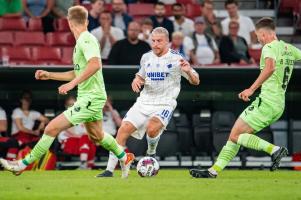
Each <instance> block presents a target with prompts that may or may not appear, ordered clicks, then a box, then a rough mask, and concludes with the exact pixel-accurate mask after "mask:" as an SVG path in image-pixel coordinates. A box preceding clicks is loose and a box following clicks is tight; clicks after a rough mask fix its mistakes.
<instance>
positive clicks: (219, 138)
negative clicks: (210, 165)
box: [211, 111, 235, 153]
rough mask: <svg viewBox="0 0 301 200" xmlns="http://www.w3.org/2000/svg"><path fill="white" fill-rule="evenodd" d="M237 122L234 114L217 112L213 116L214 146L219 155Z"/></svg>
mask: <svg viewBox="0 0 301 200" xmlns="http://www.w3.org/2000/svg"><path fill="white" fill-rule="evenodd" d="M234 122H235V116H234V114H233V113H232V112H228V111H217V112H215V113H213V115H212V122H211V129H212V134H213V146H214V149H215V152H216V153H219V152H220V151H221V149H222V148H223V146H224V145H225V143H226V141H227V140H228V137H229V134H230V132H231V129H232V127H233V125H234Z"/></svg>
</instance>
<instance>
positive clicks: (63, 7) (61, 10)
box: [52, 0, 77, 18]
mask: <svg viewBox="0 0 301 200" xmlns="http://www.w3.org/2000/svg"><path fill="white" fill-rule="evenodd" d="M76 3H77V2H76V1H75V0H63V1H62V0H55V4H54V7H53V9H52V13H53V14H54V16H55V17H56V18H65V17H67V13H68V9H69V8H70V7H71V6H74V5H75V4H76Z"/></svg>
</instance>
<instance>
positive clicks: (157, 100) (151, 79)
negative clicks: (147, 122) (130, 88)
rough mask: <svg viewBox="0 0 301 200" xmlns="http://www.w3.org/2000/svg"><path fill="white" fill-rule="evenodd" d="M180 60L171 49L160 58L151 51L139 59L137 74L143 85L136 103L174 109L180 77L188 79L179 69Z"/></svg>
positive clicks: (179, 87)
mask: <svg viewBox="0 0 301 200" xmlns="http://www.w3.org/2000/svg"><path fill="white" fill-rule="evenodd" d="M181 59H184V58H183V57H182V56H181V55H180V54H179V53H178V52H177V51H174V50H171V49H169V51H168V53H166V54H165V55H163V56H161V57H158V56H157V55H156V54H154V53H153V51H149V52H148V53H145V54H144V55H143V56H142V58H141V61H140V70H139V72H138V73H137V75H139V76H141V77H142V78H144V80H145V84H144V88H143V90H142V91H141V93H140V96H139V97H138V99H137V102H139V103H142V104H144V105H169V106H174V107H176V105H177V101H176V99H177V97H178V95H179V93H180V90H181V76H184V77H185V78H186V79H188V78H189V77H188V75H187V74H186V73H185V72H183V71H182V70H181V68H180V60H181Z"/></svg>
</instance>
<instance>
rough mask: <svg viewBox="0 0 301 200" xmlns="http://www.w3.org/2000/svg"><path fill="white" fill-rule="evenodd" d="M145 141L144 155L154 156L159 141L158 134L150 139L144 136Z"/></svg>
mask: <svg viewBox="0 0 301 200" xmlns="http://www.w3.org/2000/svg"><path fill="white" fill-rule="evenodd" d="M146 140H147V152H146V153H147V154H149V155H152V154H155V153H156V150H157V146H158V143H159V140H160V134H159V135H157V136H156V137H154V138H151V137H149V136H148V135H146Z"/></svg>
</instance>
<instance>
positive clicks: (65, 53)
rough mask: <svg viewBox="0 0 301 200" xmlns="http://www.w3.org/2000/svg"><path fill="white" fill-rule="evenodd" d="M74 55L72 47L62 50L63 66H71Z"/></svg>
mask: <svg viewBox="0 0 301 200" xmlns="http://www.w3.org/2000/svg"><path fill="white" fill-rule="evenodd" d="M72 55H73V48H72V47H64V48H62V60H61V61H62V64H66V65H71V64H72V63H73V62H72Z"/></svg>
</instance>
